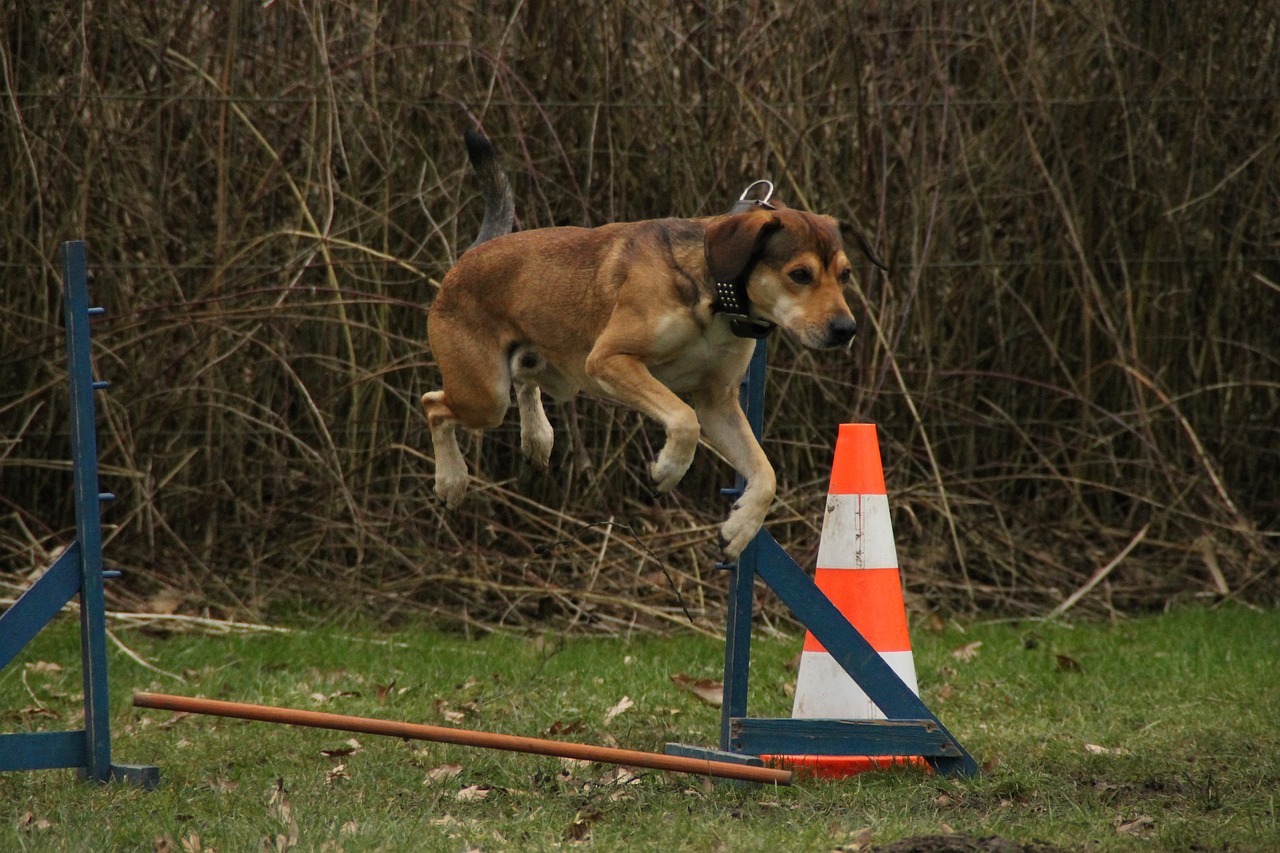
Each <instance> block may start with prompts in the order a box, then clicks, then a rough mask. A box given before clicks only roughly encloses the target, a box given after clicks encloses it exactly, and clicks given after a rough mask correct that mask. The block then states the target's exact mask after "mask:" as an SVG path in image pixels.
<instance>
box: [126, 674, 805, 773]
mask: <svg viewBox="0 0 1280 853" xmlns="http://www.w3.org/2000/svg"><path fill="white" fill-rule="evenodd" d="M133 704H134V705H136V706H137V707H139V708H156V709H159V710H162V711H185V712H187V713H190V714H211V715H213V716H216V717H235V718H238V719H244V720H258V721H261V722H264V723H284V724H286V725H291V726H310V727H312V728H318V729H337V730H339V731H347V732H360V733H363V734H373V735H386V736H388V737H400V738H409V739H411V740H429V741H437V742H439V743H456V744H461V745H463V746H480V747H484V748H486V749H505V750H508V751H511V752H528V753H533V754H535V755H552V756H557V757H560V758H574V759H578V760H579V761H599V762H602V763H604V764H623V765H626V766H628V767H648V768H652V769H655V770H670V771H673V772H676V773H697V774H700V775H703V776H719V777H721V778H724V779H740V780H743V781H746V782H760V783H764V784H776V785H790V784H791V771H789V770H777V769H774V768H772V767H754V766H751V765H747V764H733V763H731V762H727V761H710V760H708V759H704V758H685V757H682V756H678V755H663V754H661V753H657V752H640V751H638V750H633V749H615V748H613V747H607V746H589V745H587V744H581V743H568V742H565V741H559V740H543V739H541V738H531V737H518V736H516V735H503V734H494V733H492V732H477V731H471V730H468V729H454V728H448V727H446V726H426V725H420V724H417V723H399V722H394V721H391V720H377V719H372V718H370V717H351V716H347V715H345V714H326V713H322V712H319V711H304V710H300V709H297V708H277V707H274V706H272V705H249V704H246V703H243V702H223V701H220V700H217V699H193V698H190V697H187V696H172V695H170V694H167V693H135V694H133Z"/></svg>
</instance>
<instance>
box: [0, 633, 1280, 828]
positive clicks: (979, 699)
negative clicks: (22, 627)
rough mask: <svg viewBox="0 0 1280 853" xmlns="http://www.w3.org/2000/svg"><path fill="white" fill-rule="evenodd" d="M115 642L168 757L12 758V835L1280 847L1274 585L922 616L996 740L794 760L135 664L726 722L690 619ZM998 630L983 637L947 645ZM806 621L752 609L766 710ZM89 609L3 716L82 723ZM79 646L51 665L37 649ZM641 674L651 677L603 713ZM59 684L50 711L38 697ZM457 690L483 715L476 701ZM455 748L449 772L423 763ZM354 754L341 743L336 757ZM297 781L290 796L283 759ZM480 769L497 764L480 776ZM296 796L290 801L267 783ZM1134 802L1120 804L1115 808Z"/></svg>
mask: <svg viewBox="0 0 1280 853" xmlns="http://www.w3.org/2000/svg"><path fill="white" fill-rule="evenodd" d="M119 636H120V638H121V640H122V641H123V642H125V643H126V644H127V645H128V646H129V647H130V648H131V649H133V650H134V651H135V652H137V653H138V654H139V655H141V656H142V657H143V658H144V659H146V660H147V661H149V662H150V663H151V664H153V665H154V666H156V667H159V668H161V669H164V670H168V671H169V672H172V673H177V674H181V675H182V677H183V678H184V679H185V682H179V681H177V680H175V679H173V678H169V677H166V676H160V675H157V674H156V673H154V672H152V671H150V670H147V669H145V668H143V667H142V666H140V665H139V664H138V663H136V662H134V661H133V660H131V659H129V658H128V657H126V656H125V655H124V654H123V653H121V652H119V650H117V649H115V648H114V647H113V649H112V653H111V668H112V689H113V706H112V707H113V709H114V727H113V749H114V758H115V760H116V761H117V762H123V763H154V764H157V765H159V766H160V767H161V772H162V783H161V786H160V787H159V788H158V789H157V790H155V791H152V792H144V791H141V790H136V789H133V788H130V787H128V786H124V785H109V786H95V785H90V784H84V783H80V782H78V781H76V780H75V778H74V774H73V773H71V772H70V771H43V772H35V773H8V774H0V802H3V803H5V809H6V821H5V824H4V825H3V826H0V849H4V850H10V849H12V850H18V849H42V850H43V849H55V850H62V849H72V850H109V849H122V850H139V849H144V850H145V849H151V848H152V846H153V844H158V845H159V846H160V848H163V846H164V845H165V844H167V845H168V849H171V850H185V849H196V847H197V845H196V840H195V839H196V837H197V836H198V840H199V845H200V849H204V848H213V849H216V850H219V851H236V850H260V849H263V846H264V839H265V840H267V843H268V846H270V845H278V844H287V843H288V842H289V840H290V838H291V836H296V846H297V849H302V850H339V849H342V850H346V851H355V850H396V849H405V850H407V849H420V850H441V851H455V850H456V851H462V850H469V849H482V850H512V849H533V850H539V849H558V848H561V847H573V846H580V845H581V844H582V841H581V839H582V838H584V837H585V838H587V839H589V843H590V844H591V845H592V846H594V847H597V848H599V849H606V850H613V849H653V850H717V849H719V850H735V851H738V850H746V851H750V850H762V851H763V850H783V849H785V850H814V851H826V850H832V849H837V848H841V847H843V849H847V850H852V849H857V844H858V843H859V842H860V841H865V838H866V836H865V834H859V833H860V832H861V831H863V830H870V834H871V838H872V839H873V840H874V842H876V843H881V844H882V843H888V842H891V841H893V840H895V839H900V838H904V837H910V836H917V835H924V834H936V833H940V832H944V831H947V829H948V828H950V829H951V830H954V831H955V832H958V833H963V834H967V835H970V836H975V837H979V836H987V835H999V836H1002V837H1004V838H1007V839H1012V840H1014V841H1018V842H1022V843H1029V842H1031V841H1033V840H1039V841H1043V842H1049V843H1053V844H1056V845H1060V846H1062V847H1065V848H1082V847H1086V846H1087V848H1088V849H1090V850H1174V851H1177V850H1187V851H1192V850H1226V849H1230V850H1232V851H1245V850H1260V851H1261V850H1274V849H1280V827H1278V826H1277V817H1276V811H1275V806H1276V803H1275V791H1276V790H1277V788H1278V787H1280V785H1278V784H1277V783H1278V782H1280V733H1278V732H1277V723H1280V687H1278V686H1277V682H1278V679H1277V677H1276V676H1277V672H1278V671H1280V669H1278V665H1280V613H1276V612H1255V611H1246V610H1241V609H1220V610H1201V609H1188V610H1182V611H1178V612H1175V613H1172V614H1169V615H1165V616H1159V617H1147V618H1141V619H1134V620H1130V621H1122V622H1119V623H1115V624H1109V625H1075V626H1071V625H1065V624H1039V623H1023V624H1021V625H1009V624H989V625H970V626H966V627H961V626H957V625H948V626H947V627H946V628H945V629H943V630H941V631H928V630H925V629H923V628H919V629H917V630H916V631H915V632H914V637H913V640H914V645H915V655H916V663H917V668H918V670H919V673H920V681H921V684H922V689H923V691H924V696H925V699H926V701H927V702H928V703H929V704H930V706H931V707H932V708H933V710H934V711H935V713H937V714H938V716H939V717H940V718H941V719H942V720H943V722H945V723H946V724H947V726H948V727H949V728H950V729H951V730H952V732H953V733H954V734H956V736H957V737H958V738H960V740H961V742H962V743H963V744H964V745H965V746H966V747H967V748H968V749H969V751H970V752H972V753H973V754H974V755H975V757H976V758H977V759H978V761H979V762H980V763H983V764H984V765H985V767H986V772H985V773H984V775H983V776H982V777H981V778H979V779H976V780H972V781H967V782H955V781H951V780H946V779H941V778H937V777H933V776H928V775H924V774H922V773H919V772H917V771H902V772H888V773H876V774H866V775H863V776H860V777H856V778H854V779H850V780H846V781H842V782H819V781H804V782H801V783H799V784H797V785H795V786H793V787H791V788H766V787H755V786H745V787H734V786H728V785H721V784H712V783H710V782H708V781H706V780H703V779H700V778H697V777H692V776H681V775H676V774H663V773H658V772H643V771H641V772H638V773H637V776H638V778H636V779H632V778H630V777H625V776H624V777H623V778H622V779H618V778H617V777H616V775H615V773H614V771H613V768H609V767H604V766H597V765H589V766H574V767H568V768H566V767H564V766H562V764H561V763H560V762H559V761H557V760H556V759H552V758H545V757H535V756H526V755H515V754H511V753H503V752H494V751H488V750H478V749H468V748H464V747H452V746H445V745H438V744H427V743H422V742H413V743H408V742H401V741H397V740H393V739H386V738H377V737H375V736H364V735H358V736H355V738H356V740H358V742H359V748H358V749H357V750H356V751H354V752H352V753H351V754H348V755H341V756H327V755H325V754H324V751H326V750H330V751H332V750H341V749H350V748H351V747H350V745H349V744H348V741H349V739H350V738H351V737H352V736H351V735H348V734H344V733H339V732H327V731H317V730H309V729H293V728H287V727H282V726H273V725H270V724H265V723H254V722H244V721H238V720H225V719H218V718H213V717H203V716H186V717H182V718H180V719H176V720H175V719H174V718H173V716H172V715H171V714H169V713H167V712H158V711H149V710H141V709H135V708H133V707H131V706H130V705H129V702H128V697H129V694H130V693H131V692H132V691H134V690H155V691H159V692H168V693H180V694H184V695H204V696H208V697H211V698H222V699H232V700H236V701H246V702H263V703H269V704H279V705H287V706H296V707H304V708H318V709H322V710H327V711H333V712H337V713H348V714H357V715H362V716H378V717H384V718H387V719H395V720H405V721H415V722H426V723H434V724H456V725H459V726H462V727H465V728H472V729H483V730H489V731H500V732H506V733H512V734H523V735H531V736H539V737H541V736H548V733H549V732H553V731H555V730H556V729H561V730H563V729H566V728H567V729H568V731H567V732H565V733H561V734H556V735H554V736H557V737H562V738H566V739H573V740H579V741H582V742H587V743H597V744H609V745H612V744H616V745H618V746H622V747H626V748H633V749H647V750H655V751H660V750H661V749H662V745H663V744H664V743H666V742H668V741H683V742H692V743H701V744H708V745H710V744H712V743H713V742H714V741H715V739H716V733H717V731H718V710H717V709H715V708H711V707H709V706H706V705H703V704H701V703H699V702H698V700H697V699H695V698H694V697H693V696H692V695H691V694H689V693H686V692H683V691H681V690H678V689H677V688H676V687H675V686H674V685H672V684H671V682H670V680H669V676H670V675H671V674H674V673H677V672H685V673H688V674H690V675H693V676H697V677H718V676H719V674H720V653H721V649H720V646H719V645H718V644H717V643H715V642H713V641H709V640H705V639H702V638H697V637H693V636H684V637H673V638H636V639H631V640H602V639H587V638H573V639H568V640H562V639H560V638H558V637H556V636H554V635H547V636H542V637H538V636H526V637H509V636H490V637H486V638H484V639H480V640H467V639H464V638H461V637H458V636H456V635H446V634H441V633H439V632H435V631H430V630H410V629H404V630H399V631H397V632H395V633H393V634H375V633H373V632H372V631H367V632H361V631H359V630H355V631H353V629H351V628H349V627H348V628H343V629H337V628H332V629H319V630H307V631H298V632H295V633H291V634H288V635H271V636H262V635H257V636H237V637H207V636H192V635H172V636H168V637H161V636H154V635H148V634H145V633H142V632H139V631H122V632H121V633H120V635H119ZM976 642H981V645H980V646H977V647H976V654H974V655H973V656H972V657H970V658H969V659H967V660H966V659H961V658H959V657H956V656H954V655H953V654H952V653H953V652H954V651H955V650H957V649H959V648H961V647H963V646H966V645H968V644H972V643H976ZM797 648H798V640H792V641H786V642H784V641H779V640H773V639H764V638H760V637H757V638H756V640H755V643H754V650H753V682H752V697H751V705H752V707H751V712H752V714H753V715H757V716H772V715H781V716H785V715H787V714H788V713H789V709H790V701H791V700H790V698H789V697H788V695H787V686H788V683H789V682H793V681H794V673H792V672H789V671H788V670H787V669H786V666H785V664H786V661H787V660H788V659H790V658H791V657H792V656H793V655H794V654H795V652H796V650H797ZM78 661H79V651H78V634H77V632H76V627H75V623H74V622H72V621H70V620H60V621H58V622H57V623H55V624H54V625H53V626H51V627H50V628H49V629H47V630H46V631H45V632H44V633H43V634H41V636H40V637H39V638H38V639H37V641H36V642H35V643H34V644H33V645H32V646H31V647H30V648H29V649H28V650H27V651H26V652H25V653H24V654H23V655H22V656H21V657H20V658H19V660H18V661H15V662H14V663H13V664H11V665H10V666H9V667H8V668H7V669H5V670H4V671H3V672H2V673H0V714H3V716H4V730H5V731H14V730H21V729H28V728H31V729H34V728H41V727H43V728H48V729H59V728H67V727H70V726H73V725H74V724H75V722H76V719H75V718H76V713H77V707H78V695H77V694H78V693H79V692H80V687H79V682H80V674H79V663H78ZM40 662H43V663H45V664H57V665H59V666H60V667H61V671H51V668H50V667H48V666H37V664H38V663H40ZM624 696H626V697H629V698H630V699H631V700H632V702H633V703H634V705H633V706H632V707H630V708H629V709H627V710H625V711H623V712H622V713H620V714H617V715H616V716H615V717H613V718H612V719H611V720H608V721H606V716H607V714H608V712H609V709H610V708H612V707H613V706H615V705H616V704H617V703H618V702H619V701H620V700H621V699H622V698H623V697H624ZM41 705H43V706H44V707H45V708H46V709H47V710H48V712H52V713H55V714H58V715H59V716H58V717H57V718H55V717H52V716H50V715H49V713H44V712H41V713H36V712H33V711H32V709H33V708H38V707H40V706H41ZM458 714H461V717H458V716H456V715H458ZM450 764H454V765H459V766H460V770H459V771H458V773H457V775H455V776H452V777H448V778H443V779H439V780H436V781H429V780H428V775H429V771H431V770H433V769H436V768H441V767H444V766H446V765H450ZM339 768H340V769H339ZM281 785H282V786H283V799H284V800H286V801H287V805H286V806H283V807H282V805H281V796H280V794H279V793H278V792H277V787H278V786H281ZM471 786H479V788H478V789H477V790H482V791H483V790H487V793H486V794H485V795H484V796H483V797H482V798H478V799H471V800H466V799H459V792H461V791H463V790H464V789H468V788H471ZM273 799H274V802H273ZM1122 827H1123V831H1121V829H1120V828H1122Z"/></svg>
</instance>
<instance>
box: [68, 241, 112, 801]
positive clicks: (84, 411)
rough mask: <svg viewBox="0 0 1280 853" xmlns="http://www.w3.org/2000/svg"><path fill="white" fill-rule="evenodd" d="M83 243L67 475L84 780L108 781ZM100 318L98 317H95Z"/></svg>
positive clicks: (75, 296)
mask: <svg viewBox="0 0 1280 853" xmlns="http://www.w3.org/2000/svg"><path fill="white" fill-rule="evenodd" d="M86 254H87V253H86V250H85V244H84V242H83V241H79V240H77V241H73V242H69V243H64V244H63V246H62V295H63V304H64V311H65V315H66V324H67V364H68V371H69V379H70V384H71V461H72V464H71V470H72V472H73V481H74V489H75V505H76V541H77V542H79V543H80V569H81V587H80V645H81V655H82V657H83V659H84V666H83V667H82V669H83V672H84V718H85V719H84V722H85V738H86V742H85V746H86V750H85V758H86V763H85V767H86V772H87V774H88V775H89V776H90V777H91V778H93V779H96V780H98V781H100V782H106V781H107V780H109V779H110V778H111V727H110V720H109V716H108V715H109V712H110V709H109V707H108V704H107V650H106V644H107V636H106V603H105V601H104V594H103V588H102V508H101V506H100V501H102V500H104V499H105V498H104V497H103V495H104V494H105V493H103V492H102V491H101V490H100V489H99V486H98V434H97V418H96V408H95V406H94V401H93V390H94V389H93V360H92V353H91V351H90V347H91V343H90V337H89V309H90V306H89V286H88V262H87V257H86ZM99 313H100V312H99Z"/></svg>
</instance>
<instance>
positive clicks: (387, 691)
mask: <svg viewBox="0 0 1280 853" xmlns="http://www.w3.org/2000/svg"><path fill="white" fill-rule="evenodd" d="M395 689H396V680H395V679H394V678H393V679H391V683H390V684H375V685H373V695H374V696H375V697H376V698H377V700H378V704H379V705H385V704H387V699H388V698H390V696H391V691H392V690H395Z"/></svg>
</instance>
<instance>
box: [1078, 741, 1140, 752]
mask: <svg viewBox="0 0 1280 853" xmlns="http://www.w3.org/2000/svg"><path fill="white" fill-rule="evenodd" d="M1084 750H1085V752H1092V753H1093V754H1094V755H1129V754H1130V753H1129V750H1127V749H1122V748H1118V747H1117V748H1112V747H1107V746H1099V745H1098V744H1096V743H1086V744H1085V745H1084Z"/></svg>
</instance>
